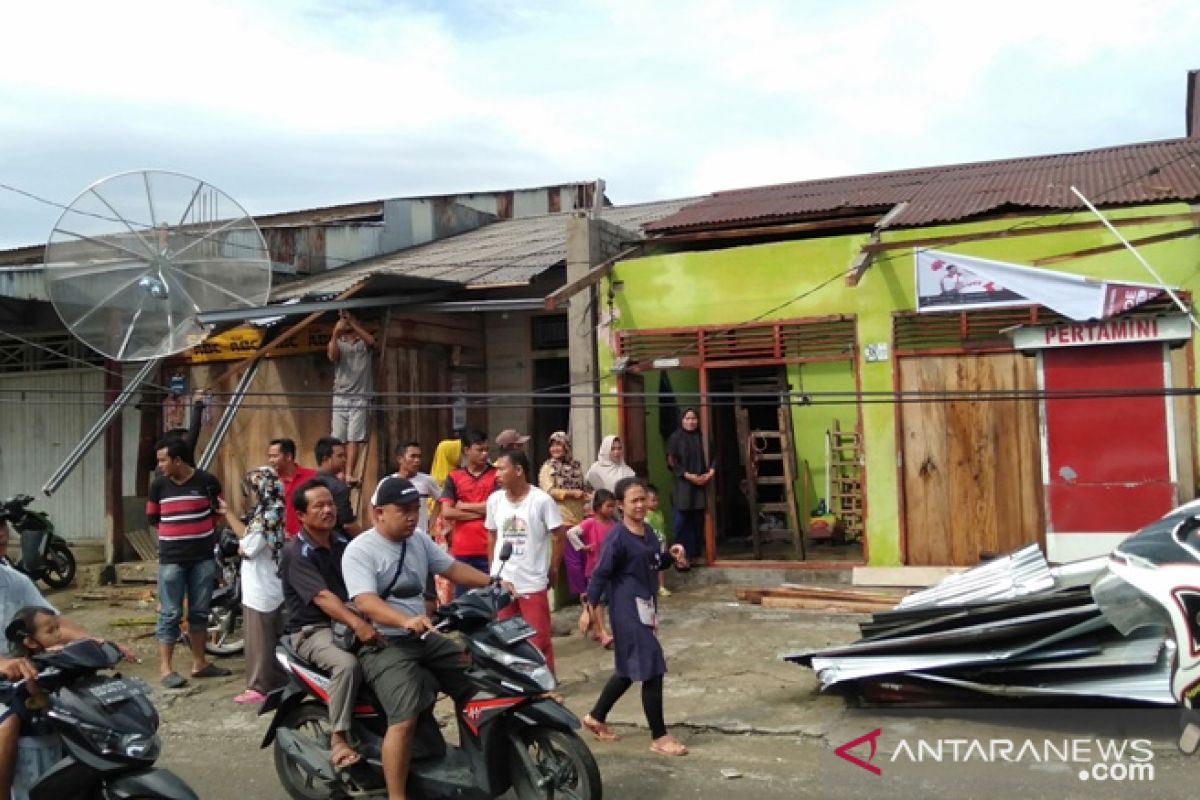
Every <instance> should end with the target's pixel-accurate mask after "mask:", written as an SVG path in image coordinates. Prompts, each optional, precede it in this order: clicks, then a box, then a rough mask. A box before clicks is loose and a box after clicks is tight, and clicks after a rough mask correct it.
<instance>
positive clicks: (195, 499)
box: [146, 438, 230, 689]
mask: <svg viewBox="0 0 1200 800" xmlns="http://www.w3.org/2000/svg"><path fill="white" fill-rule="evenodd" d="M157 450H158V471H159V473H160V474H159V476H158V477H157V478H155V479H154V482H153V483H152V484H150V492H149V497H147V498H146V517H147V518H148V519H149V521H150V524H151V525H154V526H155V527H157V528H158V605H159V612H158V630H157V631H156V636H157V638H158V664H159V673H160V675H161V677H162V684H163V686H165V687H166V688H168V689H178V688H180V687H182V686H185V685H186V684H187V680H185V679H184V678H183V677H182V676H181V675H180V674H179V673H178V672H176V671H175V670H174V669H173V668H172V667H171V656H172V654H173V653H174V650H175V643H176V642H177V641H179V632H180V630H179V622H180V620H181V619H182V618H183V599H184V596H185V595H186V596H187V604H188V640H189V642H190V644H191V647H192V661H193V664H192V677H193V678H215V677H220V676H224V675H229V674H230V672H229V670H227V669H224V668H223V667H218V666H217V665H216V664H212V663H209V661H208V656H207V655H206V654H205V652H204V643H205V639H206V638H207V637H208V613H209V610H210V608H211V606H212V593H213V586H214V585H215V583H216V580H217V562H216V561H215V560H214V558H213V546H214V545H215V544H216V534H215V523H216V522H217V520H218V519H220V516H221V513H222V509H223V508H224V503H225V501H224V500H222V499H221V484H220V482H219V481H218V480H217V479H216V478H214V477H213V476H212V475H209V474H208V473H207V472H204V471H203V470H199V469H196V468H195V467H193V466H191V465H190V464H188V462H187V456H188V453H187V445H186V444H185V443H184V442H183V441H181V440H180V439H178V438H165V439H163V440H161V441H160V442H159V443H158V446H157Z"/></svg>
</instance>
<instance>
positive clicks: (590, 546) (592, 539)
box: [574, 489, 617, 648]
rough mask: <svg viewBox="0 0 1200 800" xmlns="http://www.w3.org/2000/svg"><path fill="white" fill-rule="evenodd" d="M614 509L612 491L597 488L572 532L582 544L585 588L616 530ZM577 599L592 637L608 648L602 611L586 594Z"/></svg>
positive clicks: (611, 640) (607, 634)
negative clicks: (588, 508)
mask: <svg viewBox="0 0 1200 800" xmlns="http://www.w3.org/2000/svg"><path fill="white" fill-rule="evenodd" d="M616 507H617V503H616V498H615V497H613V493H612V492H610V491H608V490H607V489H597V490H596V493H595V494H594V495H592V516H590V517H588V518H587V519H585V520H584V521H583V522H581V523H579V525H578V526H577V528H575V529H574V530H576V531H578V538H579V541H580V542H581V543H582V544H583V548H582V551H583V577H584V586H585V587H586V585H587V582H588V581H589V580H591V577H592V572H593V571H594V570H595V569H596V564H597V563H598V562H599V561H600V551H601V549H602V548H603V547H604V541H605V539H607V538H608V535H609V533H611V532H612V529H613V528H614V527H616V524H617V521H616V520H615V519H613V513H614V512H615V511H616ZM585 591H586V588H585ZM579 599H580V602H582V603H583V608H584V613H585V614H587V615H588V617H589V619H590V622H591V625H590V627H591V631H592V638H593V639H595V640H596V641H598V642H600V644H601V645H602V646H603V647H605V648H609V647H612V642H613V637H612V636H610V635H609V633H608V630H607V629H606V628H605V627H604V610H603V609H602V608H600V607H598V606H597V605H595V604H592V603H589V602H588V599H587V595H586V594H584V595H583V596H581V597H580V598H579ZM600 603H601V604H603V603H604V598H601V599H600Z"/></svg>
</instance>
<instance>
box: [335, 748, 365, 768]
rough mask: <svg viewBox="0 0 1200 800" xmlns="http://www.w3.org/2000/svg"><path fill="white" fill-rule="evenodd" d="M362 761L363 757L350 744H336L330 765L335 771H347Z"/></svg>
mask: <svg viewBox="0 0 1200 800" xmlns="http://www.w3.org/2000/svg"><path fill="white" fill-rule="evenodd" d="M361 760H362V756H360V755H359V754H358V753H356V752H355V751H354V748H353V747H351V746H350V745H348V744H336V745H334V746H333V750H332V751H331V752H330V753H329V763H330V764H332V765H333V768H334V769H339V770H341V769H346V768H347V767H352V766H354V765H355V764H357V763H358V762H359V761H361Z"/></svg>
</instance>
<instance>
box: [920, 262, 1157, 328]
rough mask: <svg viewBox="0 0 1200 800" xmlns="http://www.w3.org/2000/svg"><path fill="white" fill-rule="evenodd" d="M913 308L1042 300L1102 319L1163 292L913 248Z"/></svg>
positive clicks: (1077, 315)
mask: <svg viewBox="0 0 1200 800" xmlns="http://www.w3.org/2000/svg"><path fill="white" fill-rule="evenodd" d="M914 254H915V256H916V258H915V261H916V265H917V283H916V285H917V311H919V312H922V313H925V312H931V311H969V310H971V309H976V308H1011V307H1013V306H1028V305H1035V304H1036V305H1041V306H1045V307H1046V308H1049V309H1053V310H1054V311H1057V312H1058V313H1060V314H1062V315H1063V316H1064V317H1068V318H1069V319H1075V320H1088V319H1104V318H1106V317H1111V316H1114V315H1116V314H1120V313H1122V312H1125V311H1128V310H1130V309H1131V308H1136V307H1137V306H1140V305H1142V304H1143V303H1145V302H1147V301H1149V300H1153V299H1154V298H1155V297H1158V296H1159V295H1160V294H1162V293H1163V289H1162V287H1160V286H1155V285H1153V284H1145V283H1124V282H1122V283H1114V282H1110V281H1104V280H1098V279H1096V278H1088V277H1084V276H1082V275H1072V274H1070V273H1067V272H1054V271H1052V270H1048V269H1037V268H1035V267H1022V266H1019V265H1017V264H1006V263H1005V262H1003V261H992V260H990V259H986V258H975V257H973V256H960V255H955V254H953V253H943V252H939V251H937V250H916V251H914Z"/></svg>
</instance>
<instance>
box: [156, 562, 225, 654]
mask: <svg viewBox="0 0 1200 800" xmlns="http://www.w3.org/2000/svg"><path fill="white" fill-rule="evenodd" d="M216 583H217V562H216V560H215V559H212V558H206V559H204V560H203V561H191V562H189V563H187V564H159V565H158V628H157V629H156V630H155V632H154V633H155V637H156V638H157V639H158V640H159V641H160V642H163V643H164V644H174V643H175V642H177V641H179V622H180V620H182V619H183V598H184V595H187V604H188V615H187V621H188V630H190V631H197V630H208V612H209V611H210V610H211V608H212V596H213V587H214V586H215V585H216Z"/></svg>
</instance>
